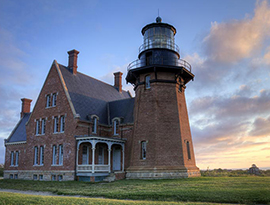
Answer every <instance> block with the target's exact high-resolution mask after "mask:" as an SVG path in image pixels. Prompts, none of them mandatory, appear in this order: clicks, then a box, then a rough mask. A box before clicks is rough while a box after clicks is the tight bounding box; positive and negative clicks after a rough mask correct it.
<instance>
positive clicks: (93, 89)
mask: <svg viewBox="0 0 270 205" xmlns="http://www.w3.org/2000/svg"><path fill="white" fill-rule="evenodd" d="M58 66H59V69H60V70H61V74H62V76H63V79H64V82H65V84H66V86H67V91H68V93H69V96H70V98H71V102H72V104H73V106H74V109H75V112H76V113H77V114H79V115H80V119H81V120H88V118H87V116H88V115H91V114H95V115H97V116H99V118H100V123H102V124H108V123H109V122H108V118H109V117H108V112H109V110H108V106H109V105H107V104H108V102H111V101H116V100H124V99H131V96H130V94H129V92H127V91H122V92H119V91H118V90H117V89H116V88H115V87H114V86H112V85H109V84H107V83H104V82H102V81H99V80H97V79H94V78H92V77H89V76H87V75H84V74H82V73H80V72H77V74H76V75H74V74H73V73H71V72H70V71H69V70H68V68H67V67H65V66H63V65H60V64H58Z"/></svg>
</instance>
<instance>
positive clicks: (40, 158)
mask: <svg viewBox="0 0 270 205" xmlns="http://www.w3.org/2000/svg"><path fill="white" fill-rule="evenodd" d="M39 163H40V165H44V146H40V151H39Z"/></svg>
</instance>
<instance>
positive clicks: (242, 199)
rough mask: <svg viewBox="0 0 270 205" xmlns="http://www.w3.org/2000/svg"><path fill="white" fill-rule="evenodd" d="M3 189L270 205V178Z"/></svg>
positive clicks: (9, 184)
mask: <svg viewBox="0 0 270 205" xmlns="http://www.w3.org/2000/svg"><path fill="white" fill-rule="evenodd" d="M0 188H3V189H19V190H34V191H48V192H53V193H56V194H59V195H62V194H64V195H84V196H90V197H104V198H110V199H131V200H147V201H152V202H153V203H154V202H155V201H167V202H207V203H208V202H210V203H244V204H252V203H256V204H270V177H200V178H188V179H174V180H119V181H116V182H112V183H90V182H76V181H70V182H51V181H48V182H47V181H23V180H0Z"/></svg>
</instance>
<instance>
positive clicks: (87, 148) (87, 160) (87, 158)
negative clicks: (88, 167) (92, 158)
mask: <svg viewBox="0 0 270 205" xmlns="http://www.w3.org/2000/svg"><path fill="white" fill-rule="evenodd" d="M84 147H86V154H84V153H83V148H84ZM84 155H86V162H84V157H83V156H84ZM82 164H89V146H87V145H83V147H82Z"/></svg>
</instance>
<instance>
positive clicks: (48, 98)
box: [46, 94, 51, 107]
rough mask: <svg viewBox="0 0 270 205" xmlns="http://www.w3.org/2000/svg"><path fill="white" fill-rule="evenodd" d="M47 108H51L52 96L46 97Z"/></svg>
mask: <svg viewBox="0 0 270 205" xmlns="http://www.w3.org/2000/svg"><path fill="white" fill-rule="evenodd" d="M46 107H51V95H50V94H48V95H46Z"/></svg>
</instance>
